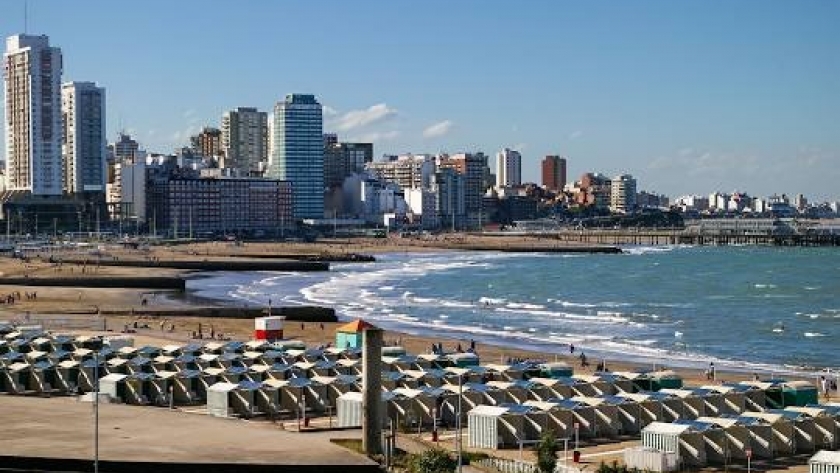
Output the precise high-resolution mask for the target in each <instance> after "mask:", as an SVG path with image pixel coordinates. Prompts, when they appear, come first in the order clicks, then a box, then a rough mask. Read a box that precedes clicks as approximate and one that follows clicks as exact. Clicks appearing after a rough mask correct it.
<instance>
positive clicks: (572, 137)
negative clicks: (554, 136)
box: [569, 130, 583, 140]
mask: <svg viewBox="0 0 840 473" xmlns="http://www.w3.org/2000/svg"><path fill="white" fill-rule="evenodd" d="M581 136H583V132H582V131H580V130H575V131H573V132H571V133H569V139H570V140H576V139H578V138H580V137H581Z"/></svg>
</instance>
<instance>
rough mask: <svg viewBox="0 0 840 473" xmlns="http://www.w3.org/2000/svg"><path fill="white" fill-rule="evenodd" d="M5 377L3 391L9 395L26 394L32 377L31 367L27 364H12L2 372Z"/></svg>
mask: <svg viewBox="0 0 840 473" xmlns="http://www.w3.org/2000/svg"><path fill="white" fill-rule="evenodd" d="M3 374H4V375H5V377H6V382H5V383H4V384H5V389H6V392H7V393H9V394H24V393H26V392H27V390H28V387H29V385H30V378H31V377H32V367H31V366H30V365H29V364H28V363H12V364H11V365H9V366H7V367H6V369H5V370H4V371H3Z"/></svg>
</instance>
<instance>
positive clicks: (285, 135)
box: [267, 94, 324, 219]
mask: <svg viewBox="0 0 840 473" xmlns="http://www.w3.org/2000/svg"><path fill="white" fill-rule="evenodd" d="M322 113H323V110H322V108H321V104H320V103H318V101H317V100H315V96H314V95H310V94H288V95H286V99H285V100H284V101H282V102H277V105H276V106H275V107H274V139H273V143H274V149H272V150H271V164H270V166H269V168H268V173H267V174H268V176H269V177H271V178H272V179H279V180H282V181H289V182H291V183H292V196H293V209H294V212H293V213H294V216H295V218H297V219H320V218H324V135H323V133H324V122H323V116H322Z"/></svg>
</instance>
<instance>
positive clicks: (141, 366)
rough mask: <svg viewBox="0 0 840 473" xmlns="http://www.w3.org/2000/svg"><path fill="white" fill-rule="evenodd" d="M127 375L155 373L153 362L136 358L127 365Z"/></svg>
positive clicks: (139, 357)
mask: <svg viewBox="0 0 840 473" xmlns="http://www.w3.org/2000/svg"><path fill="white" fill-rule="evenodd" d="M125 366H126V370H127V371H126V373H127V374H137V373H153V372H154V369H153V367H152V360H150V359H149V358H146V357H142V356H135V357H134V358H132V359H130V360H128V363H126V364H125Z"/></svg>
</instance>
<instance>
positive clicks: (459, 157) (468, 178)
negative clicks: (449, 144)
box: [438, 152, 488, 228]
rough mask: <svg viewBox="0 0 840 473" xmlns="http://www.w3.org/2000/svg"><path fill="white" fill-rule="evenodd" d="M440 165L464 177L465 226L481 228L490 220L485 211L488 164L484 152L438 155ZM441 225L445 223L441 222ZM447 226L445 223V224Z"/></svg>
mask: <svg viewBox="0 0 840 473" xmlns="http://www.w3.org/2000/svg"><path fill="white" fill-rule="evenodd" d="M438 167H439V168H442V169H446V168H451V169H454V170H455V171H457V172H458V173H459V174H461V175H463V177H464V212H465V223H464V227H465V228H479V227H481V226H482V225H484V223H485V222H487V221H488V219H487V215H485V212H484V193H485V191H486V190H487V186H486V185H485V184H486V182H487V174H488V166H487V155H485V154H484V153H481V152H478V153H458V154H454V155H452V156H440V157H438ZM441 225H444V224H443V222H441ZM444 226H445V225H444Z"/></svg>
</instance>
